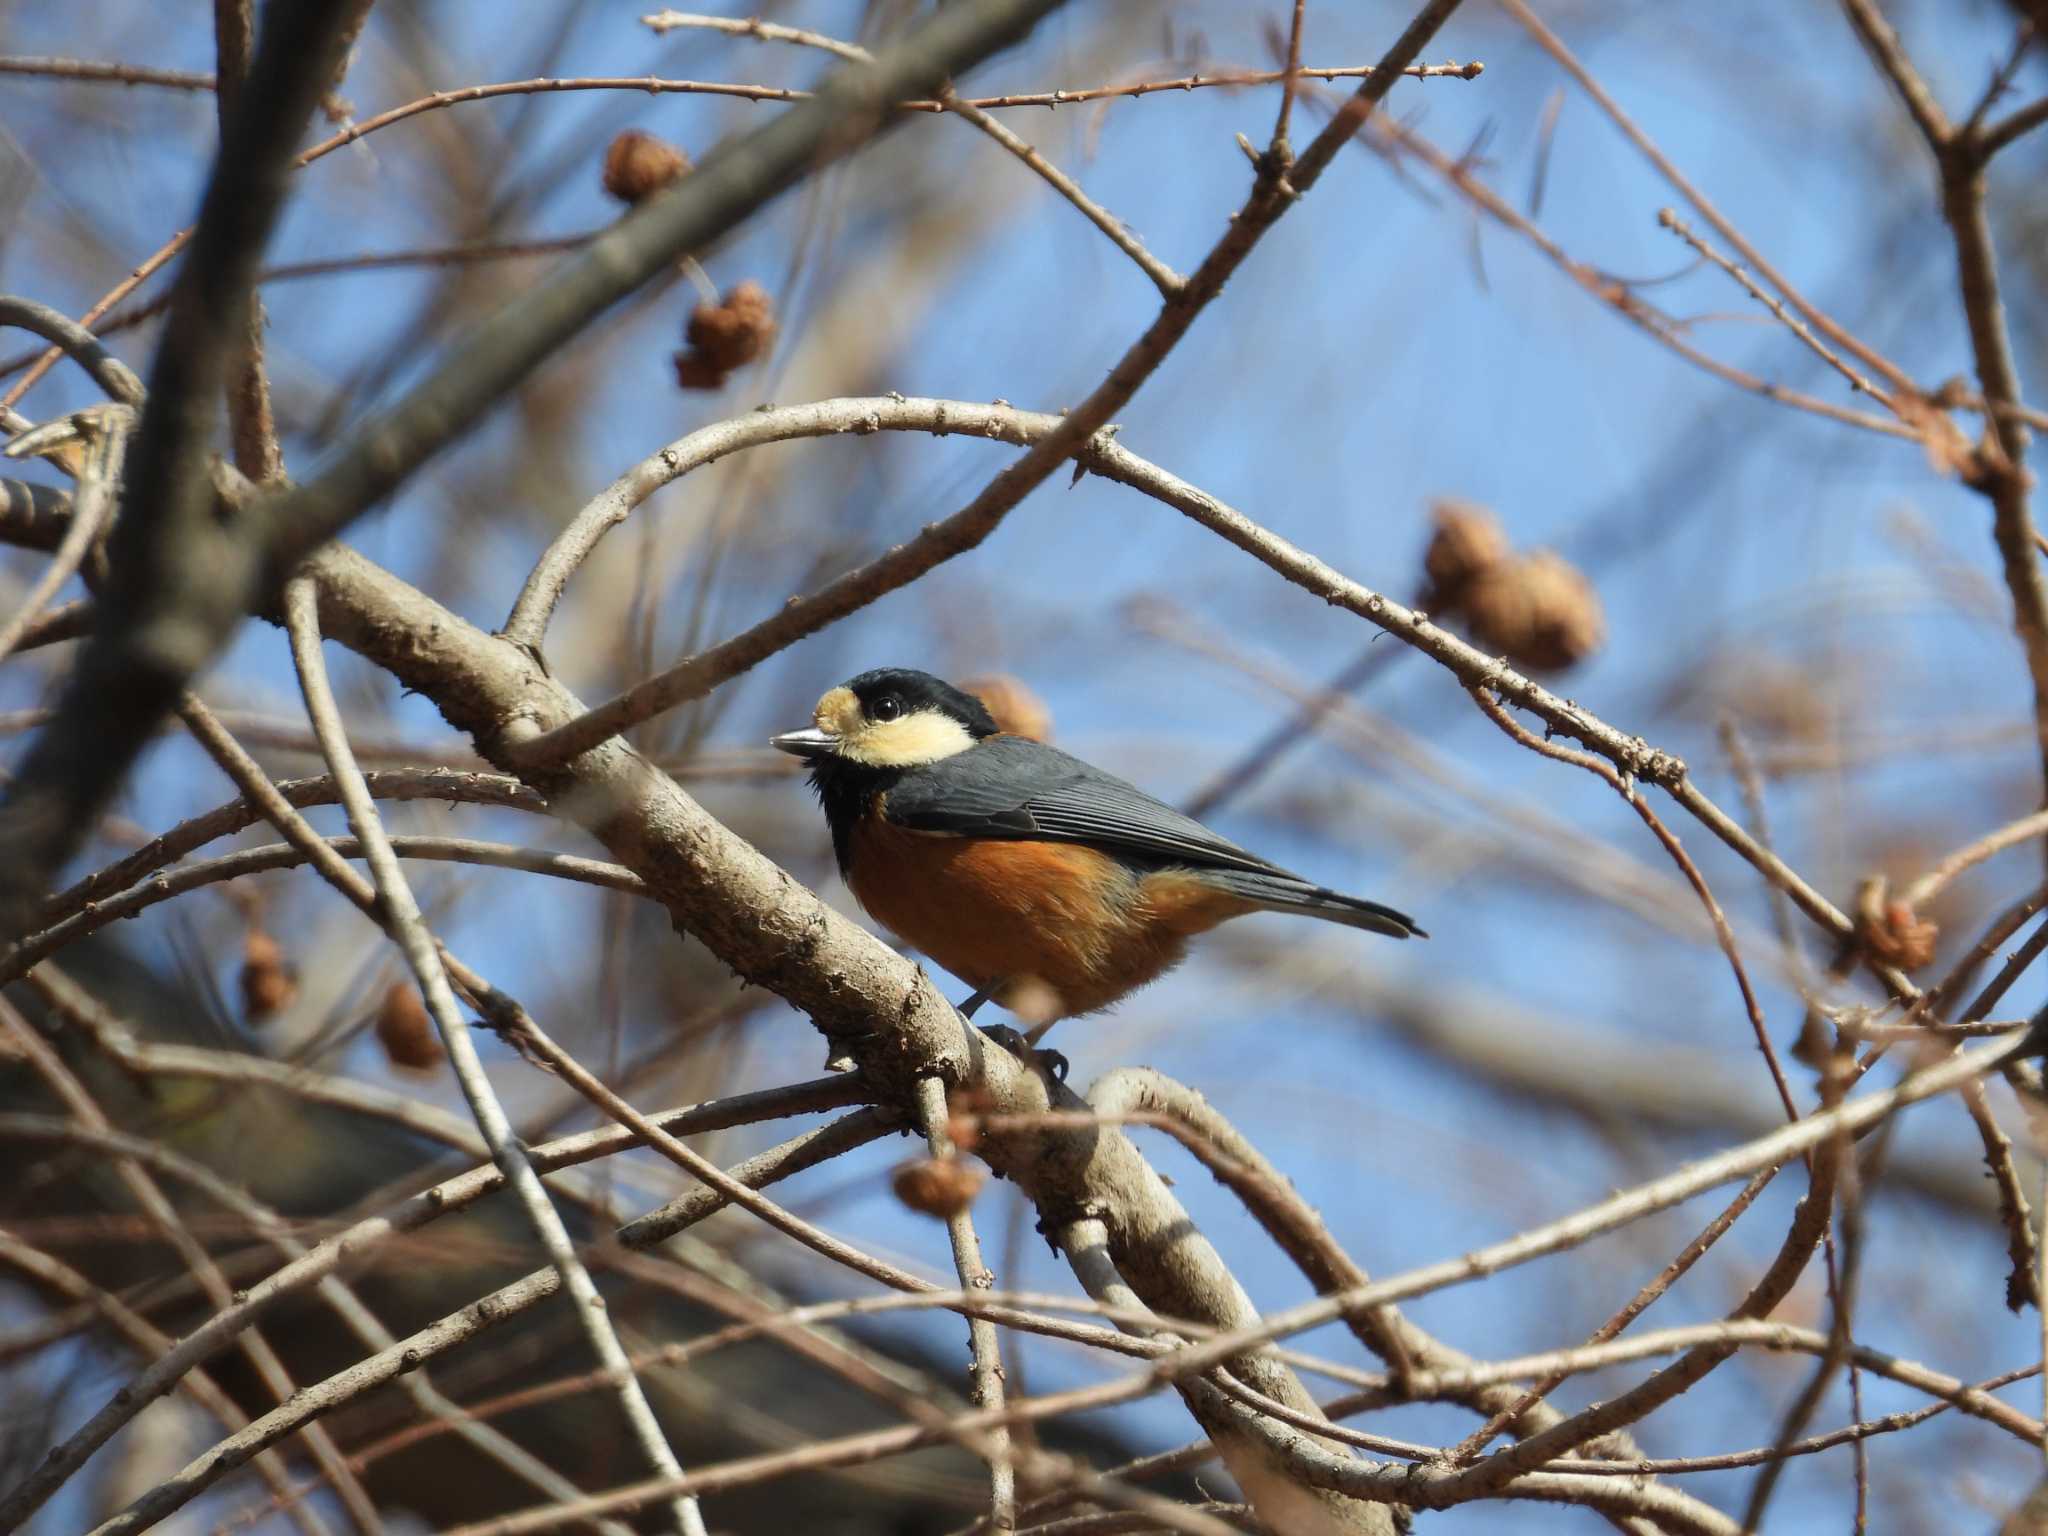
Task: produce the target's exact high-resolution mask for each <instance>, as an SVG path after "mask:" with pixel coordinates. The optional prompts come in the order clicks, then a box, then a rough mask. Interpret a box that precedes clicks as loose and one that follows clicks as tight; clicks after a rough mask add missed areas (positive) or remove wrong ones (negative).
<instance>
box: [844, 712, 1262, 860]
mask: <svg viewBox="0 0 2048 1536" xmlns="http://www.w3.org/2000/svg"><path fill="white" fill-rule="evenodd" d="M886 806H887V810H886V813H885V814H886V815H887V816H888V818H889V820H890V821H892V822H894V823H895V824H897V825H898V826H902V827H908V828H910V829H911V830H913V831H918V832H950V833H953V834H956V835H959V836H964V837H998V838H1010V839H1032V840H1043V841H1047V842H1064V843H1086V844H1088V845H1089V846H1090V847H1092V848H1099V849H1101V850H1102V851H1103V852H1105V853H1113V854H1117V855H1119V856H1122V857H1125V858H1130V859H1133V860H1136V861H1138V862H1141V863H1148V864H1160V863H1164V864H1188V865H1193V866H1196V867H1201V868H1214V869H1241V870H1247V871H1254V872H1257V873H1261V874H1266V873H1274V874H1278V873H1283V871H1281V870H1279V868H1278V867H1277V866H1276V865H1273V864H1270V863H1268V862H1267V861H1266V860H1264V859H1261V858H1259V857H1258V856H1257V855H1255V854H1251V853H1247V852H1246V851H1245V850H1244V849H1242V848H1240V847H1238V846H1237V844H1235V843H1233V842H1229V841H1227V840H1226V839H1224V838H1221V837H1218V836H1217V835H1216V834H1215V833H1214V832H1211V831H1210V830H1209V829H1208V828H1207V827H1205V826H1203V825H1202V824H1201V823H1200V822H1199V821H1196V820H1195V819H1194V818H1192V817H1190V816H1183V815H1182V814H1181V813H1180V812H1179V811H1176V810H1175V809H1174V808H1173V807H1172V806H1170V805H1166V804H1164V803H1162V802H1161V801H1158V800H1155V799H1153V798H1152V796H1150V795H1148V794H1146V793H1145V792H1144V791H1143V790H1142V789H1139V788H1138V787H1137V786H1136V785H1134V784H1127V783H1125V782H1124V781H1123V780H1122V779H1119V778H1117V777H1116V776H1115V775H1114V774H1108V773H1104V772H1103V771H1102V770H1101V769H1099V768H1092V767H1090V766H1089V765H1088V764H1086V763H1084V762H1082V761H1081V760H1080V759H1079V758H1076V757H1070V756H1068V755H1067V754H1066V753H1065V752H1062V751H1060V750H1059V749H1058V748H1057V747H1049V746H1046V745H1045V744H1044V743H1042V742H1036V741H1030V740H1027V739H1025V738H1024V737H1021V736H996V737H991V738H990V739H988V740H986V741H983V742H981V743H979V744H978V745H976V746H974V747H972V748H970V749H969V750H968V751H965V752H961V753H958V754H956V755H955V756H953V757H949V758H944V759H942V760H941V761H939V762H937V763H934V764H932V765H930V766H929V767H927V768H923V769H920V770H919V771H918V772H917V773H915V774H912V775H909V776H908V777H906V778H905V779H903V780H902V781H901V782H899V783H898V784H897V785H896V786H895V787H893V788H892V789H890V791H889V795H888V800H887V801H886Z"/></svg>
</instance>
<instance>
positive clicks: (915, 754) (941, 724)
mask: <svg viewBox="0 0 2048 1536" xmlns="http://www.w3.org/2000/svg"><path fill="white" fill-rule="evenodd" d="M973 745H974V738H973V737H972V736H970V735H968V734H967V727H966V726H964V725H962V724H961V723H960V722H959V721H958V720H955V719H953V718H952V716H950V715H942V714H938V713H935V712H932V711H922V712H920V713H918V714H915V715H905V716H904V717H903V718H902V719H901V720H884V721H876V722H874V723H872V724H869V725H864V726H862V727H861V728H860V729H859V730H857V731H855V732H853V733H851V734H850V735H848V736H847V737H846V738H845V739H844V741H843V742H842V743H841V745H840V748H839V755H840V756H841V757H844V758H848V759H851V760H852V761H853V762H856V763H861V764H863V765H865V766H867V767H870V768H915V767H918V766H920V765H922V764H925V763H936V762H939V761H941V760H942V759H945V758H948V757H952V756H953V755H954V754H955V753H959V752H965V751H966V750H967V749H968V748H969V747H971V746H973Z"/></svg>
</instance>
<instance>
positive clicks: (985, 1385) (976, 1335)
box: [917, 1077, 1017, 1531]
mask: <svg viewBox="0 0 2048 1536" xmlns="http://www.w3.org/2000/svg"><path fill="white" fill-rule="evenodd" d="M917 1117H918V1130H919V1131H920V1132H922V1133H923V1135H924V1144H925V1150H926V1151H927V1152H929V1153H930V1154H931V1155H932V1156H933V1157H934V1158H955V1157H958V1156H959V1155H960V1154H959V1149H958V1148H957V1147H955V1146H954V1145H953V1134H952V1131H951V1129H950V1126H949V1123H948V1122H949V1121H950V1119H951V1115H950V1112H949V1111H948V1109H947V1107H946V1085H945V1083H944V1082H943V1081H941V1080H940V1079H938V1078H936V1077H921V1078H919V1079H918V1081H917ZM946 1236H947V1238H948V1240H949V1241H950V1243H951V1245H952V1249H953V1272H954V1273H955V1274H957V1275H958V1276H959V1277H960V1284H961V1286H962V1288H963V1289H965V1290H968V1291H970V1292H972V1291H975V1290H983V1291H986V1290H992V1289H994V1287H995V1283H996V1277H995V1276H994V1275H993V1274H991V1273H989V1270H988V1266H987V1265H986V1264H984V1263H983V1262H982V1258H981V1239H980V1237H978V1236H977V1235H976V1234H975V1230H974V1218H973V1217H972V1216H971V1215H969V1214H968V1208H967V1207H966V1206H965V1205H962V1206H961V1208H960V1209H959V1210H957V1211H954V1212H953V1213H952V1214H951V1215H949V1216H948V1217H947V1218H946ZM967 1347H968V1354H969V1359H970V1363H969V1366H968V1379H969V1381H970V1382H971V1383H972V1386H971V1388H970V1390H969V1393H968V1396H969V1398H970V1399H971V1400H972V1402H973V1403H974V1406H975V1407H977V1408H996V1409H1000V1408H1001V1407H1002V1406H1003V1364H1002V1359H1003V1355H1002V1344H1001V1341H1000V1340H999V1339H998V1337H997V1335H996V1330H995V1325H994V1324H993V1323H991V1322H989V1321H988V1320H987V1319H986V1318H980V1317H972V1318H969V1319H968V1320H967ZM989 1447H990V1449H991V1450H992V1451H993V1453H994V1454H992V1455H991V1456H990V1457H989V1459H988V1476H989V1520H990V1525H991V1529H993V1530H996V1531H1014V1530H1015V1529H1016V1528H1017V1469H1016V1468H1015V1466H1013V1465H1012V1464H1011V1459H1010V1434H1009V1431H1008V1430H1007V1429H1004V1428H1001V1427H998V1428H996V1429H994V1430H992V1431H991V1432H990V1434H989Z"/></svg>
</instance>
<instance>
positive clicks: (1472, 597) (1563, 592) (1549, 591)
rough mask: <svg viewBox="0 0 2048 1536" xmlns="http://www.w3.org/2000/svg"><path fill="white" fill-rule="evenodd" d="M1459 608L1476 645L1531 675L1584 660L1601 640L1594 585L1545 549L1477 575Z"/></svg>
mask: <svg viewBox="0 0 2048 1536" xmlns="http://www.w3.org/2000/svg"><path fill="white" fill-rule="evenodd" d="M1464 609H1465V617H1466V619H1467V620H1468V621H1469V622H1470V623H1471V626H1472V637H1473V638H1474V639H1475V640H1477V641H1478V642H1479V643H1480V644H1481V645H1483V646H1485V647H1487V648H1488V649H1489V650H1495V651H1499V652H1500V653H1501V654H1502V655H1503V656H1505V657H1507V658H1508V660H1509V661H1512V662H1513V663H1514V664H1515V665H1516V666H1518V667H1523V668H1526V669H1528V670H1530V671H1535V672H1554V671H1558V670H1560V669H1562V668H1564V667H1569V666H1571V665H1572V664H1573V663H1575V662H1579V661H1583V660H1585V659H1586V657H1588V656H1590V655H1592V654H1593V652H1594V651H1596V650H1598V649H1599V648H1600V642H1601V641H1602V640H1603V639H1604V638H1605V637H1606V630H1607V625H1606V620H1605V618H1604V616H1603V615H1602V613H1601V610H1600V597H1599V594H1597V593H1596V592H1594V590H1593V584H1592V583H1591V582H1589V581H1588V580H1586V578H1585V576H1584V575H1582V574H1581V573H1580V572H1579V570H1578V568H1577V567H1576V566H1574V565H1572V564H1571V563H1570V562H1569V561H1567V560H1566V559H1565V558H1564V557H1563V556H1562V555H1558V554H1554V553H1552V552H1551V551H1550V550H1547V549H1539V550H1537V551H1536V552H1535V553H1534V554H1529V555H1523V556H1521V557H1519V558H1517V559H1514V560H1509V561H1504V562H1503V563H1501V564H1499V565H1496V566H1493V567H1491V568H1490V569H1487V570H1484V571H1481V572H1480V573H1479V574H1478V575H1477V576H1476V577H1474V578H1473V581H1472V584H1471V586H1470V588H1469V589H1468V590H1467V592H1466V594H1465V600H1464Z"/></svg>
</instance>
